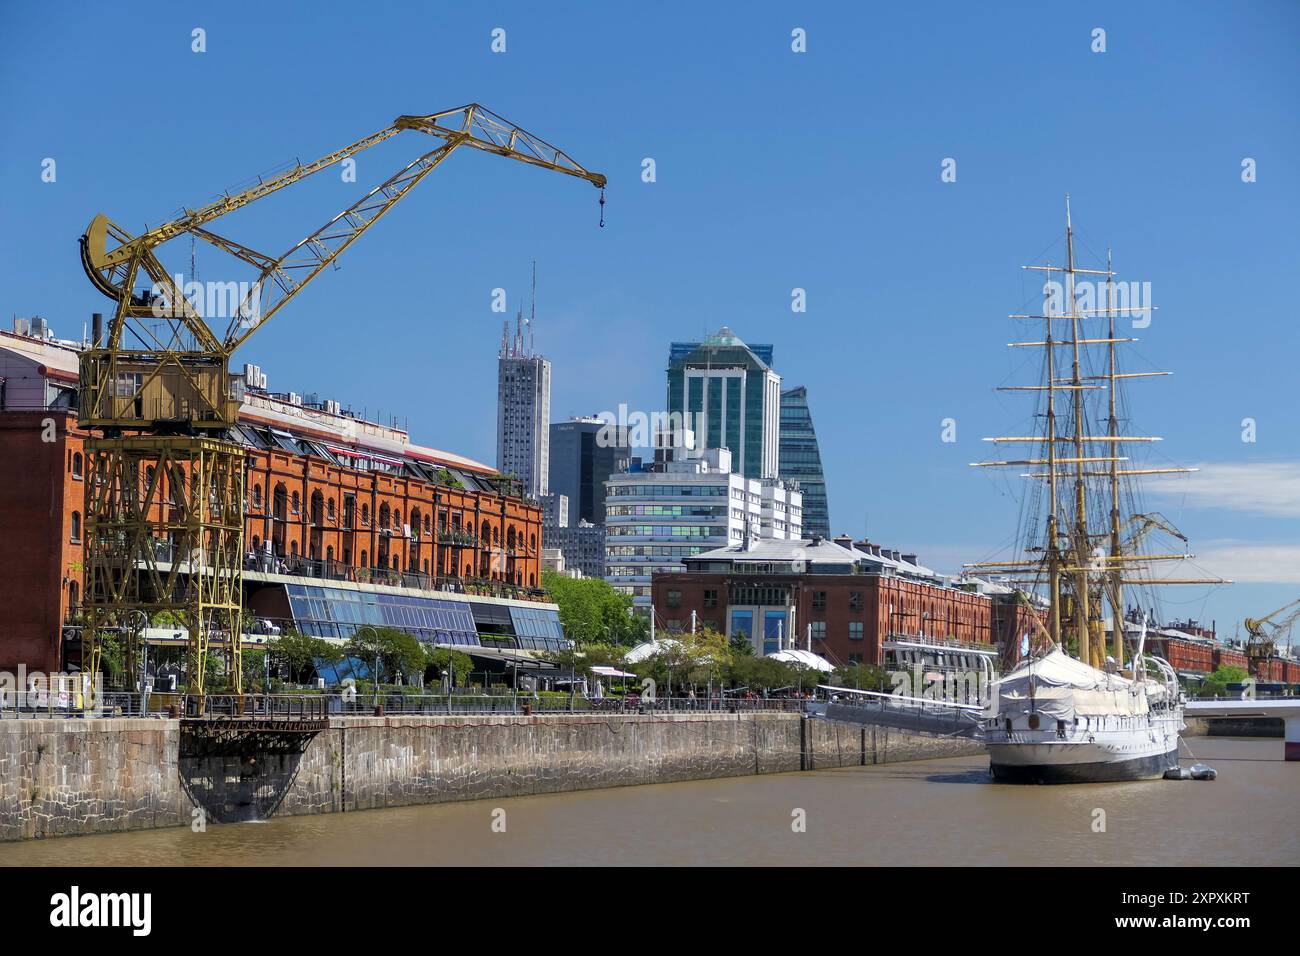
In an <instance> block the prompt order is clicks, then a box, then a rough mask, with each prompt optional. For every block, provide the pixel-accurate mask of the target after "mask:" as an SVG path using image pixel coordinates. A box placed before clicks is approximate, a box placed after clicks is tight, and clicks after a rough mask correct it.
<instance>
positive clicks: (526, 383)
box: [497, 312, 551, 498]
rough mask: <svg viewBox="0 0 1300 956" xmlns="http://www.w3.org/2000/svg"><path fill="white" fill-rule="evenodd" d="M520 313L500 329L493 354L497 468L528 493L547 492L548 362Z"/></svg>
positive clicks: (531, 494) (537, 496)
mask: <svg viewBox="0 0 1300 956" xmlns="http://www.w3.org/2000/svg"><path fill="white" fill-rule="evenodd" d="M524 324H525V323H524V314H523V312H520V313H519V315H518V316H517V317H516V319H515V334H514V336H513V338H512V337H511V335H510V326H509V323H507V324H506V326H505V328H504V329H503V330H502V334H501V352H500V354H499V356H498V358H497V469H498V470H499V471H501V473H502V474H506V475H513V476H515V477H516V478H518V479H519V480H520V482H521V484H522V486H523V493H524V494H525V495H526V496H528V497H530V498H540V497H542V496H543V495H545V494H546V493H547V491H548V490H549V489H548V482H547V473H548V471H549V469H550V458H549V452H548V450H549V445H550V437H551V433H550V428H549V424H550V421H551V363H550V362H548V361H547V360H546V359H544V358H542V357H541V356H540V355H538V354H537V353H536V352H535V351H533V344H532V332H531V327H530V331H529V335H528V341H527V342H525V340H524Z"/></svg>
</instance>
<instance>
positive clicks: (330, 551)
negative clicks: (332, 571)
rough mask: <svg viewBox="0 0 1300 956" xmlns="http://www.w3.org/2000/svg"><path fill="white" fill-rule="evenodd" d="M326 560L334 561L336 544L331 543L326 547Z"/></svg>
mask: <svg viewBox="0 0 1300 956" xmlns="http://www.w3.org/2000/svg"><path fill="white" fill-rule="evenodd" d="M325 560H326V561H328V562H330V563H331V564H333V563H334V545H332V544H331V545H330V546H329V547H328V548H326V549H325Z"/></svg>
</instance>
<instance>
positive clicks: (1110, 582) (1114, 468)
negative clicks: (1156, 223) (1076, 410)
mask: <svg viewBox="0 0 1300 956" xmlns="http://www.w3.org/2000/svg"><path fill="white" fill-rule="evenodd" d="M1106 272H1107V276H1106V338H1107V340H1108V341H1107V342H1106V387H1107V390H1108V393H1109V394H1108V395H1107V396H1106V397H1107V403H1108V408H1109V410H1110V415H1109V416H1107V421H1106V434H1107V435H1108V436H1109V437H1110V445H1109V447H1110V557H1111V564H1112V565H1113V567H1112V568H1111V570H1110V573H1109V574H1108V575H1107V581H1106V585H1107V588H1106V589H1107V591H1108V592H1109V594H1110V637H1111V641H1110V643H1111V650H1110V654H1111V657H1113V658H1115V666H1116V667H1119V668H1122V667H1123V666H1124V599H1123V590H1124V589H1123V586H1122V585H1121V584H1120V577H1121V575H1120V567H1121V561H1120V560H1119V557H1120V553H1121V542H1120V524H1119V522H1120V514H1119V418H1118V416H1117V415H1116V396H1117V394H1118V391H1119V390H1118V389H1117V388H1116V385H1117V382H1118V380H1117V379H1116V374H1117V372H1118V371H1119V370H1118V369H1117V368H1116V363H1115V345H1116V339H1115V279H1114V273H1113V272H1112V265H1111V258H1110V249H1107V250H1106Z"/></svg>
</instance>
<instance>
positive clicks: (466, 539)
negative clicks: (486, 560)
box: [438, 531, 478, 548]
mask: <svg viewBox="0 0 1300 956" xmlns="http://www.w3.org/2000/svg"><path fill="white" fill-rule="evenodd" d="M438 543H439V544H450V545H452V546H454V547H458V548H476V547H478V538H476V537H474V535H472V534H466V533H465V532H463V531H439V532H438Z"/></svg>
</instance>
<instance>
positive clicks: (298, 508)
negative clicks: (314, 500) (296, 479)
mask: <svg viewBox="0 0 1300 956" xmlns="http://www.w3.org/2000/svg"><path fill="white" fill-rule="evenodd" d="M289 510H290V511H292V512H293V513H294V514H296V515H297V514H302V499H301V498H299V497H298V492H296V491H295V492H294V493H293V499H292V505H291V506H290V509H289Z"/></svg>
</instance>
